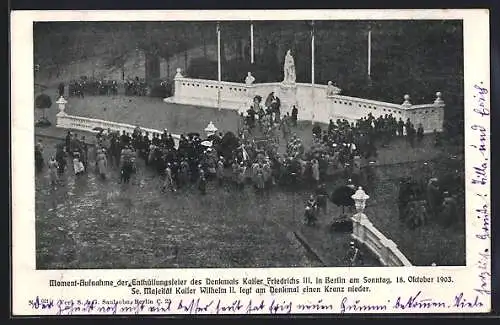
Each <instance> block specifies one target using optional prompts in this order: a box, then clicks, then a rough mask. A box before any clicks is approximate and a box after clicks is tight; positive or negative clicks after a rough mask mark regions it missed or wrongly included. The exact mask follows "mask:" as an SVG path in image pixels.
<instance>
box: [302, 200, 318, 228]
mask: <svg viewBox="0 0 500 325" xmlns="http://www.w3.org/2000/svg"><path fill="white" fill-rule="evenodd" d="M317 210H318V206H317V203H316V199H315V197H314V195H311V196H310V197H309V200H307V201H306V206H305V210H304V222H305V224H306V225H308V226H314V225H315V224H316V219H317V218H316V212H317Z"/></svg>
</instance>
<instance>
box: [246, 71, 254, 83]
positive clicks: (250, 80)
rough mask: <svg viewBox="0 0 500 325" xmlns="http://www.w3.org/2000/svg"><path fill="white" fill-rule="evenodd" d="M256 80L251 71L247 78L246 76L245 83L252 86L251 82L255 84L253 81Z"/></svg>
mask: <svg viewBox="0 0 500 325" xmlns="http://www.w3.org/2000/svg"><path fill="white" fill-rule="evenodd" d="M254 81H255V77H254V76H252V73H251V72H249V73H248V75H247V76H246V78H245V84H246V85H247V86H250V85H251V84H253V83H254Z"/></svg>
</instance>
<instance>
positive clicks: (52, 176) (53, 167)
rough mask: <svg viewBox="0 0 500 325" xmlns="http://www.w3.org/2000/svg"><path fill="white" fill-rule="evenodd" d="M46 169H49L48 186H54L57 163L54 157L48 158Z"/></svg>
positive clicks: (56, 175)
mask: <svg viewBox="0 0 500 325" xmlns="http://www.w3.org/2000/svg"><path fill="white" fill-rule="evenodd" d="M48 167H49V177H50V184H51V185H56V184H57V181H58V172H57V170H58V168H59V166H58V163H57V161H56V159H55V158H54V156H52V157H50V159H49V162H48Z"/></svg>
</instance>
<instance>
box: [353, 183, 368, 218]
mask: <svg viewBox="0 0 500 325" xmlns="http://www.w3.org/2000/svg"><path fill="white" fill-rule="evenodd" d="M351 198H352V199H353V200H354V205H355V206H356V211H357V212H358V214H361V213H363V211H364V210H365V207H366V200H368V199H369V198H370V196H369V195H367V194H366V193H365V191H363V188H362V187H361V186H360V187H358V190H357V191H356V192H355V193H354V194H353V195H352V196H351Z"/></svg>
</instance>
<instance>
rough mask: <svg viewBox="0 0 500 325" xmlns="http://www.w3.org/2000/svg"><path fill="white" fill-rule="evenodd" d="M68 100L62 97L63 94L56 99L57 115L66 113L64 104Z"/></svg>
mask: <svg viewBox="0 0 500 325" xmlns="http://www.w3.org/2000/svg"><path fill="white" fill-rule="evenodd" d="M67 103H68V101H67V100H66V99H64V97H63V96H61V97H59V99H58V100H57V101H56V104H57V105H59V113H57V115H66V112H64V110H65V109H66V104H67Z"/></svg>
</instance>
